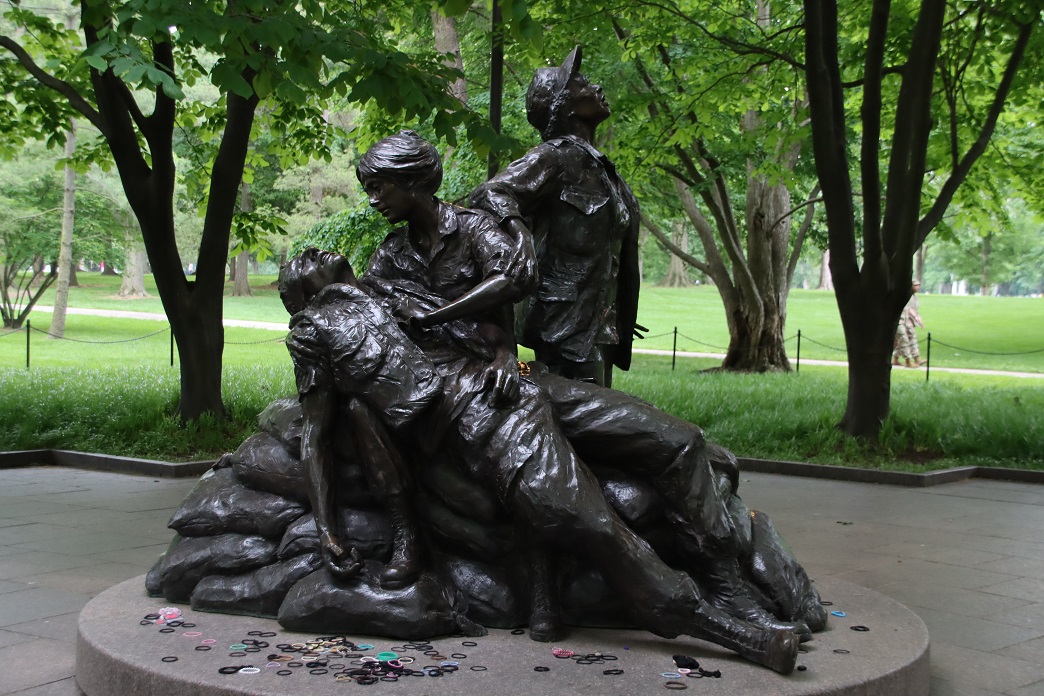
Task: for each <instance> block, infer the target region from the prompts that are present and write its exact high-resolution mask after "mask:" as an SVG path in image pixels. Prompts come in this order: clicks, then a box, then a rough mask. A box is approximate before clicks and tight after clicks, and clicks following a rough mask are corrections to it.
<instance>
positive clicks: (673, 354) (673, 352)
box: [671, 326, 678, 371]
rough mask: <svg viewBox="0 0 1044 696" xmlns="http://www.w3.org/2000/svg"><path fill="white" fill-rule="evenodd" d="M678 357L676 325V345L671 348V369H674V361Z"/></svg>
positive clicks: (676, 328)
mask: <svg viewBox="0 0 1044 696" xmlns="http://www.w3.org/2000/svg"><path fill="white" fill-rule="evenodd" d="M677 359H678V327H677V326H675V327H674V347H673V348H671V370H672V371H673V370H674V363H675V361H676V360H677Z"/></svg>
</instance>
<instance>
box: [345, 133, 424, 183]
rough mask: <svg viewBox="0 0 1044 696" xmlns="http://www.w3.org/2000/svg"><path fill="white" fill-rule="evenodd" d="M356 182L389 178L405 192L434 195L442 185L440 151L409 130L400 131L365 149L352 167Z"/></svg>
mask: <svg viewBox="0 0 1044 696" xmlns="http://www.w3.org/2000/svg"><path fill="white" fill-rule="evenodd" d="M355 175H356V176H357V177H359V181H362V182H365V181H367V180H370V179H388V180H389V181H391V182H393V183H394V184H395V185H396V186H398V187H400V188H402V189H406V190H408V191H420V192H421V193H427V194H431V195H433V196H434V195H435V192H436V191H438V190H439V186H441V185H442V159H441V158H440V157H439V151H438V150H436V149H435V147H434V146H433V145H432V144H431V143H429V142H428V141H427V140H425V139H424V138H422V137H420V136H419V135H417V133H416V132H414V131H411V130H403V131H399V132H398V133H396V134H395V135H390V136H388V137H387V138H384V139H383V140H381V141H379V142H378V143H377V144H376V145H374V146H373V147H371V148H370V149H369V150H367V151H366V154H364V155H363V156H362V158H361V159H360V160H359V164H358V165H357V166H356V167H355Z"/></svg>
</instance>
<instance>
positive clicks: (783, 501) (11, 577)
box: [0, 467, 1044, 696]
mask: <svg viewBox="0 0 1044 696" xmlns="http://www.w3.org/2000/svg"><path fill="white" fill-rule="evenodd" d="M742 481H743V482H742V485H741V487H740V491H741V493H742V494H743V498H744V500H745V501H746V502H747V504H748V505H749V506H750V507H751V508H756V509H761V510H765V511H766V512H768V513H769V514H770V515H771V516H772V518H773V520H774V521H775V523H776V526H777V527H778V528H779V530H780V531H781V533H782V534H783V536H784V537H785V538H786V539H787V540H788V542H789V543H790V544H791V546H792V547H793V549H794V551H795V553H796V554H797V556H798V558H800V559H801V560H802V561H803V563H804V564H805V567H806V568H808V570H809V572H810V574H811V575H812V577H814V578H815V577H825V576H835V577H838V578H840V579H843V580H846V581H848V582H852V583H855V584H857V585H862V586H865V587H869V588H872V589H874V590H877V591H878V592H881V593H882V594H885V595H888V596H890V597H892V598H894V599H896V600H898V601H900V602H902V603H904V604H906V605H907V606H909V607H910V608H911V609H912V610H913V611H915V612H916V613H917V614H918V615H920V616H921V618H922V619H923V620H924V622H925V624H927V626H928V629H929V632H930V634H931V638H932V647H931V663H932V692H931V693H932V694H933V696H951V695H952V696H994V695H998V694H1004V695H1005V696H1044V486H1040V485H1034V484H1024V483H1007V482H1000V481H984V480H971V481H966V482H963V483H952V484H946V485H942V486H935V487H931V488H899V487H894V486H883V485H873V484H861V483H845V482H837V481H824V480H818V479H809V478H797V477H787V476H778V475H772V474H750V473H747V474H744V475H743V476H742ZM193 484H194V480H170V479H162V480H161V479H154V478H148V477H142V476H129V475H121V474H110V473H100V472H88V471H82V470H75V469H63V468H56V467H37V468H25V469H0V696H7V695H9V694H18V696H79V695H80V691H79V689H78V688H77V687H76V684H75V681H74V680H73V674H74V672H75V640H76V618H77V614H78V612H79V610H80V608H81V607H83V605H84V604H86V603H87V601H88V600H89V599H90V598H91V597H93V596H94V595H96V594H98V593H99V592H101V591H103V590H105V589H107V588H108V587H110V586H111V585H114V584H116V583H118V582H121V581H123V580H125V579H127V578H131V577H134V576H136V575H140V574H142V573H144V572H146V571H147V570H148V568H149V567H150V566H151V565H152V563H153V562H154V560H155V559H156V557H157V556H158V555H159V554H160V553H162V552H163V551H164V549H165V548H166V546H167V543H168V542H169V541H170V539H171V532H170V530H168V529H167V528H166V522H167V518H168V517H169V515H170V514H171V512H172V511H173V510H174V508H175V507H176V506H177V505H178V503H179V502H180V501H181V499H182V497H183V496H184V495H185V494H186V493H187V492H188V490H189V489H190V488H191V487H192V485H193Z"/></svg>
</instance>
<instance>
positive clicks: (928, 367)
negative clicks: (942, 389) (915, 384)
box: [924, 331, 932, 382]
mask: <svg viewBox="0 0 1044 696" xmlns="http://www.w3.org/2000/svg"><path fill="white" fill-rule="evenodd" d="M925 355H926V356H927V359H926V360H925V361H924V381H925V382H927V381H928V373H929V372H931V371H932V332H931V331H929V332H928V352H927V353H926V354H925Z"/></svg>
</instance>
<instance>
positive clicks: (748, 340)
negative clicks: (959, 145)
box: [719, 290, 791, 372]
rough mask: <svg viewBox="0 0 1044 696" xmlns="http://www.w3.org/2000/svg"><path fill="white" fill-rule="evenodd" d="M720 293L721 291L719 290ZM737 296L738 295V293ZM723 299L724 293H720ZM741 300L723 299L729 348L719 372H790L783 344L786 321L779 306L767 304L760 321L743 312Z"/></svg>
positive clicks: (788, 360)
mask: <svg viewBox="0 0 1044 696" xmlns="http://www.w3.org/2000/svg"><path fill="white" fill-rule="evenodd" d="M719 291H720V290H719ZM737 294H738V293H737ZM722 297H723V299H725V293H722ZM743 305H744V303H743V301H742V299H735V300H731V301H730V300H728V299H725V312H726V314H727V315H729V316H730V321H729V326H730V331H729V348H728V352H727V353H726V354H725V359H724V360H723V361H722V363H721V367H722V369H725V370H732V371H736V372H777V371H778V372H789V371H790V370H791V366H790V359H789V358H788V357H787V349H786V345H785V344H784V342H783V338H784V337H783V330H784V327H785V325H786V317H785V316H780V313H779V312H778V307H779V305H776V304H774V303H771V304H766V305H765V307H764V311H763V313H762V315H761V317H760V321H759V320H758V319H757V318H756V316H755V315H752V314H751V313H749V312H748V311H746V310H745V309H744V306H743Z"/></svg>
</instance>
